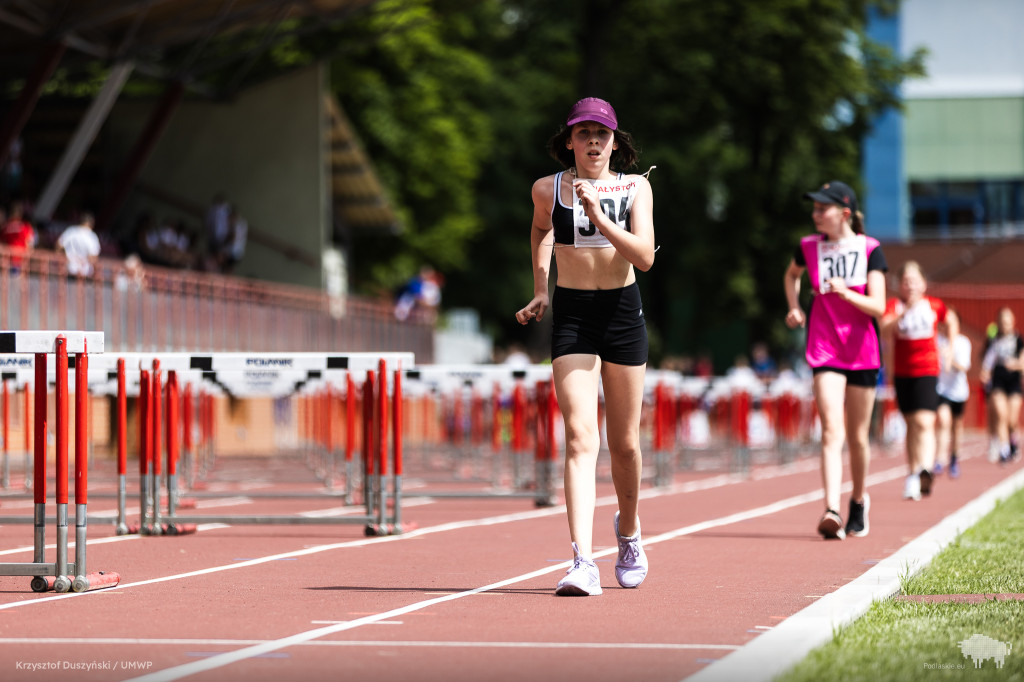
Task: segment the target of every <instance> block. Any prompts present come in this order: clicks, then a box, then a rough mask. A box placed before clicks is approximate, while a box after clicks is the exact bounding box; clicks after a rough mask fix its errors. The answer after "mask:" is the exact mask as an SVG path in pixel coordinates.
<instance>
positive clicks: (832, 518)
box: [818, 509, 846, 540]
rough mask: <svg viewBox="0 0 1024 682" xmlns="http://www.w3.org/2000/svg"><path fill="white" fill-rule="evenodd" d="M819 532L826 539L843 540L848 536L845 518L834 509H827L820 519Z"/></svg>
mask: <svg viewBox="0 0 1024 682" xmlns="http://www.w3.org/2000/svg"><path fill="white" fill-rule="evenodd" d="M818 532H819V533H821V536H822V537H823V538H825V539H826V540H842V539H843V538H845V537H846V531H845V530H843V518H842V517H841V516H839V512H837V511H835V510H834V509H829V510H827V511H826V512H825V513H824V514H823V515H822V517H821V520H820V521H818Z"/></svg>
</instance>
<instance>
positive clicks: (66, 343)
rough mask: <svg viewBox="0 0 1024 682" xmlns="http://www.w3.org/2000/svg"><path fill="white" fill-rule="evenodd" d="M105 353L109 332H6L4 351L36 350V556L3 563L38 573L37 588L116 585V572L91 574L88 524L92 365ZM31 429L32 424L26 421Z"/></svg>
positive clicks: (6, 569)
mask: <svg viewBox="0 0 1024 682" xmlns="http://www.w3.org/2000/svg"><path fill="white" fill-rule="evenodd" d="M102 352H103V332H85V331H10V332H0V353H13V354H23V353H24V354H28V353H31V354H34V356H35V357H34V360H35V361H34V368H33V369H34V374H35V387H36V392H35V416H34V429H35V440H34V443H35V462H34V476H33V497H34V501H35V505H34V514H33V524H34V528H35V533H34V546H33V560H32V561H31V562H25V563H0V575H12V576H13V575H24V576H32V582H31V588H32V590H33V591H34V592H45V591H46V590H49V589H53V590H54V591H56V592H62V593H63V592H68V591H69V590H74V591H75V592H85V591H87V590H90V589H96V588H101V587H113V586H114V585H117V584H118V582H120V576H118V575H117V574H116V573H110V572H103V571H100V572H97V573H92V574H89V573H86V571H87V568H86V554H87V552H86V547H87V537H86V536H87V529H88V512H87V507H88V477H89V475H88V470H89V465H88V421H87V420H88V393H89V391H88V364H89V360H88V357H89V354H90V353H102ZM51 353H52V354H54V355H55V356H56V362H55V365H56V366H55V369H54V380H55V385H56V392H55V421H56V423H55V437H56V443H55V448H56V453H55V454H56V483H55V488H56V490H55V500H56V511H57V514H56V536H57V543H56V544H57V550H56V561H55V562H53V563H51V562H48V561H46V522H47V517H46V463H47V448H46V446H47V442H46V433H47V429H46V421H47V407H48V400H47V398H48V372H47V355H48V354H51ZM69 353H74V354H75V356H74V370H75V561H74V563H72V562H70V561H68V384H69V381H68V370H69V362H68V354H69ZM26 428H27V424H26Z"/></svg>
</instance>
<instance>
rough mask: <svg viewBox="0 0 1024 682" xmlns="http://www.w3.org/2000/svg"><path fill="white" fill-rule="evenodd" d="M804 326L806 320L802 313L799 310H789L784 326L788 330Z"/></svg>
mask: <svg viewBox="0 0 1024 682" xmlns="http://www.w3.org/2000/svg"><path fill="white" fill-rule="evenodd" d="M805 324H807V319H806V318H805V317H804V311H803V310H801V309H800V308H790V310H789V312H788V313H786V326H787V327H789V328H790V329H796V328H797V327H803V326H804V325H805Z"/></svg>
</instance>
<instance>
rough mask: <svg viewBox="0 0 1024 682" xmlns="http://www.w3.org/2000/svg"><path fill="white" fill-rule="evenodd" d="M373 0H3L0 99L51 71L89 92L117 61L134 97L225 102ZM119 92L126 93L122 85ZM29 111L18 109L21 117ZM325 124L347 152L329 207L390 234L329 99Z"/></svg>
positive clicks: (326, 39) (323, 48)
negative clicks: (175, 90) (169, 95)
mask: <svg viewBox="0 0 1024 682" xmlns="http://www.w3.org/2000/svg"><path fill="white" fill-rule="evenodd" d="M376 2H377V0H0V100H7V101H8V103H9V102H10V101H11V100H12V99H15V98H17V97H18V95H19V91H20V92H21V93H22V99H24V91H25V90H26V89H29V88H31V87H35V88H37V90H38V92H37V93H36V96H37V97H38V96H40V95H42V94H43V86H44V84H45V83H47V82H48V81H49V80H50V79H51V77H53V76H54V75H56V76H59V80H60V81H61V82H62V83H64V84H66V85H67V84H70V85H71V87H72V88H74V87H75V85H76V84H86V88H85V90H89V88H90V87H91V90H92V92H94V93H95V92H96V91H97V90H99V89H100V88H99V83H101V82H102V81H103V79H104V78H107V79H108V80H109V78H110V76H109V75H108V74H109V73H111V72H113V71H114V70H116V67H117V65H119V64H130V65H131V68H130V71H128V72H129V73H130V74H131V81H132V85H133V87H132V88H131V94H132V95H140V94H141V95H142V96H149V97H153V98H157V97H160V96H161V93H162V92H164V88H168V87H170V86H172V85H173V86H175V87H179V88H180V89H181V90H182V93H183V94H187V95H188V96H190V97H199V98H208V99H211V100H230V99H231V98H232V97H234V96H235V95H236V94H237V93H239V92H241V91H243V90H245V89H247V88H249V87H252V86H254V85H256V84H258V83H260V82H263V81H265V80H267V79H269V78H273V77H275V76H279V75H281V74H282V73H284V72H285V71H288V70H289V69H292V68H296V67H299V66H305V65H306V63H308V62H306V63H294V62H290V61H288V60H283V62H282V60H274V59H272V58H271V55H272V53H273V51H274V50H275V48H277V47H278V46H281V45H285V44H287V43H289V42H294V41H296V40H299V39H302V40H303V46H306V45H307V44H310V43H312V44H316V45H317V46H318V47H317V48H315V49H319V50H320V53H318V54H307V55H306V56H308V57H310V58H311V59H324V58H327V57H329V56H330V53H331V51H337V50H339V49H343V47H344V46H343V45H338V44H337V42H338V41H335V40H332V34H333V33H334V32H336V31H337V30H338V29H339V28H340V27H341V26H342V25H344V24H345V23H346V22H348V21H351V20H353V19H354V18H357V17H358V16H359V15H360V13H362V12H364V11H365V10H367V9H368V8H370V7H371V6H372V5H374V4H376ZM58 65H59V70H58ZM126 78H127V76H126ZM33 79H35V81H36V82H35V83H34V82H33ZM147 84H148V85H147ZM118 91H120V88H118ZM124 92H125V93H126V94H127V93H128V92H129V90H128V88H127V86H125V91H124ZM96 96H97V97H100V96H102V91H101V90H100V94H97V95H96ZM116 96H117V94H115V95H114V97H116ZM18 108H19V103H17V102H16V103H15V104H14V109H15V110H17V109H18ZM31 108H32V106H31V105H29V106H27V107H25V109H26V110H25V112H24V115H25V116H29V115H30V112H31ZM0 109H7V106H6V105H3V106H0ZM19 113H20V112H18V111H15V114H19ZM7 114H8V116H7V119H11V118H14V117H13V116H11V115H10V114H11V111H10V110H9V109H8V111H7ZM0 118H4V117H3V116H0ZM23 123H24V122H23V121H22V122H21V124H22V125H23ZM326 124H327V126H328V129H329V130H330V131H331V138H332V151H331V153H332V156H333V157H338V156H339V152H343V151H344V150H345V149H348V150H349V151H348V152H347V153H346V154H344V156H345V158H344V159H343V160H342V162H341V163H338V162H337V159H336V162H335V163H334V164H333V177H332V185H333V187H334V189H335V192H334V195H335V205H336V209H337V210H338V213H340V215H339V216H338V217H339V219H340V222H341V223H342V225H343V227H344V228H345V229H349V228H353V229H370V230H380V229H385V230H387V231H390V232H393V231H395V230H396V229H397V222H396V217H395V213H394V211H393V210H392V208H391V206H390V203H389V201H388V200H387V198H386V196H385V195H384V192H383V190H382V188H381V186H380V183H379V181H378V180H377V178H376V174H375V172H374V169H373V166H372V164H371V162H370V160H369V159H368V157H367V156H366V155H365V154H363V153H362V151H361V148H359V146H358V142H357V140H356V135H355V133H354V131H352V129H351V126H350V125H349V124H348V122H347V120H346V119H345V118H344V116H343V114H341V112H340V108H339V107H337V106H336V105H335V106H331V107H329V108H328V121H327V122H326ZM12 125H13V126H15V127H16V126H17V122H15V123H13V124H12V123H11V121H10V120H3V121H0V145H3V146H4V148H0V157H2V156H5V155H6V153H7V150H6V145H7V144H9V143H10V141H11V140H12V139H13V135H12V134H11V130H10V128H11V126H12ZM14 134H16V132H15V133H14ZM339 138H344V141H342V142H339ZM347 183H354V185H355V186H352V187H349V186H347Z"/></svg>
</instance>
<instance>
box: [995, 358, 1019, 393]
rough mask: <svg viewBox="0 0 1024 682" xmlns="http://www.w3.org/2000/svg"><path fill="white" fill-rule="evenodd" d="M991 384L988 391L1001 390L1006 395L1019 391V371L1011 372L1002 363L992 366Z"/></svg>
mask: <svg viewBox="0 0 1024 682" xmlns="http://www.w3.org/2000/svg"><path fill="white" fill-rule="evenodd" d="M991 383H992V386H991V387H990V388H989V391H988V392H989V393H993V392H994V391H1002V392H1003V393H1005V394H1006V395H1013V394H1015V393H1020V392H1021V386H1020V372H1011V371H1010V370H1008V369H1006V368H1005V367H1003V366H1002V365H996V366H995V367H993V368H992V382H991Z"/></svg>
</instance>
